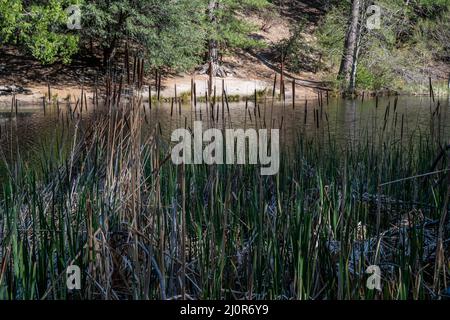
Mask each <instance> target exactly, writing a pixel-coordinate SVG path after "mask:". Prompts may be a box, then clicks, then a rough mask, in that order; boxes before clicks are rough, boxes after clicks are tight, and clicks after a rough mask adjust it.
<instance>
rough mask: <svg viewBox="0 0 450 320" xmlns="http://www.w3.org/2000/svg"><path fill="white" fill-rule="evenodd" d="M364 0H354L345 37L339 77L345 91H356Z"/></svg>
mask: <svg viewBox="0 0 450 320" xmlns="http://www.w3.org/2000/svg"><path fill="white" fill-rule="evenodd" d="M361 9H362V0H353V1H352V14H351V17H350V23H349V26H348V30H347V36H346V39H345V47H344V54H343V56H342V60H341V66H340V69H339V76H338V78H339V79H340V80H341V81H342V87H341V89H342V90H343V91H346V92H349V93H354V91H355V82H356V66H357V63H358V55H359V42H360V37H361V30H362V28H361V27H362V26H361V23H360V17H361V11H362V10H361Z"/></svg>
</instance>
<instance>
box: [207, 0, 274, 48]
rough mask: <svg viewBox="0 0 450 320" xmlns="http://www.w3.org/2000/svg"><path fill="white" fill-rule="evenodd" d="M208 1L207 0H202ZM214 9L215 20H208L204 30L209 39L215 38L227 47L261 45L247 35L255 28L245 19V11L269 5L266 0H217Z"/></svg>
mask: <svg viewBox="0 0 450 320" xmlns="http://www.w3.org/2000/svg"><path fill="white" fill-rule="evenodd" d="M204 1H206V2H207V3H209V0H204ZM218 3H219V7H218V9H217V10H216V11H215V17H216V22H215V23H211V22H208V23H207V24H206V31H207V33H208V37H209V39H210V40H216V41H218V42H219V43H222V44H224V45H225V46H226V47H228V48H243V49H247V48H251V47H262V46H263V44H262V42H261V41H258V40H256V39H254V38H252V37H249V35H250V34H251V33H252V32H253V31H255V30H256V27H255V25H254V24H253V23H251V22H248V21H246V19H245V13H247V12H250V11H255V10H262V9H264V8H268V7H269V6H270V4H269V2H268V1H267V0H218Z"/></svg>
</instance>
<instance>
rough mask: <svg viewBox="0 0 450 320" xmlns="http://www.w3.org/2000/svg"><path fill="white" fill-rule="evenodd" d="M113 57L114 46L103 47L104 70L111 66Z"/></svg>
mask: <svg viewBox="0 0 450 320" xmlns="http://www.w3.org/2000/svg"><path fill="white" fill-rule="evenodd" d="M115 55H116V47H115V45H113V46H108V47H103V68H104V69H105V70H106V69H108V67H110V66H111V62H112V60H113V59H114V56H115Z"/></svg>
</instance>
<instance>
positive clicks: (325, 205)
mask: <svg viewBox="0 0 450 320" xmlns="http://www.w3.org/2000/svg"><path fill="white" fill-rule="evenodd" d="M108 100H109V103H108V112H107V114H105V115H104V116H101V117H99V119H98V120H97V121H95V122H94V123H93V124H92V125H90V126H88V127H83V126H82V125H81V124H80V122H78V121H77V120H76V117H68V118H67V119H66V120H67V121H72V122H74V123H73V124H74V125H75V127H76V129H75V133H74V134H73V140H74V143H73V146H72V147H71V151H70V152H69V153H70V154H69V156H67V157H59V158H57V159H59V160H54V161H43V162H42V166H41V167H40V168H32V169H31V168H28V167H27V166H21V162H20V161H18V162H17V164H16V165H17V166H18V169H17V170H15V171H14V174H11V175H10V176H9V178H8V179H6V181H5V183H4V185H3V196H2V199H1V202H0V299H183V298H184V299H224V298H229V299H436V298H439V294H440V293H441V292H442V290H443V289H445V288H446V287H447V286H448V281H449V280H450V273H449V267H450V266H449V260H448V257H449V238H450V237H449V234H450V230H449V223H448V211H449V193H450V183H449V180H448V179H450V178H449V173H448V171H445V170H447V169H448V168H449V162H448V157H447V156H446V153H445V152H444V153H443V154H444V156H442V157H440V158H439V159H438V161H435V160H436V155H437V154H439V152H441V147H442V145H443V143H442V142H441V143H438V142H437V141H438V140H437V138H436V136H435V135H434V134H421V135H420V136H419V137H412V136H407V135H406V134H403V131H402V132H401V139H400V137H396V138H393V137H390V136H389V135H387V134H386V126H387V125H394V121H393V118H392V117H393V115H389V114H388V115H386V117H385V119H384V123H382V124H381V125H380V126H379V128H378V129H377V130H375V131H374V132H371V133H368V132H366V133H365V134H361V136H360V137H358V139H356V140H355V141H356V142H354V143H349V144H347V145H346V146H344V147H342V146H341V145H340V144H338V143H337V142H336V140H335V138H333V137H332V136H331V134H329V138H328V139H326V141H323V140H322V139H318V140H317V141H315V140H314V139H312V140H311V139H306V138H305V137H304V135H301V134H299V137H298V141H297V142H296V148H294V150H287V149H286V150H284V151H283V154H282V156H281V158H282V159H285V161H282V165H281V169H280V172H279V174H278V175H276V176H273V177H263V176H261V175H260V170H259V168H258V167H257V166H250V165H239V166H230V165H216V166H207V165H190V166H187V165H186V166H174V165H173V164H172V163H171V162H170V158H169V155H170V148H169V146H168V145H167V144H166V143H165V142H164V140H163V139H162V137H161V136H160V130H159V129H160V128H156V129H155V130H154V131H152V132H151V133H150V134H143V133H142V132H143V128H142V127H143V126H145V125H146V122H145V121H144V119H146V117H144V115H143V112H144V110H143V108H142V103H141V101H140V98H133V99H132V100H131V101H129V102H123V103H120V95H119V98H118V99H115V98H114V99H112V98H110V99H108ZM112 100H115V102H113V103H112V104H111V101H112ZM437 117H438V114H437V113H433V114H431V115H430V121H431V122H433V123H435V122H436V121H437V120H436V119H437ZM72 118H73V119H72ZM397 125H398V126H400V121H398V124H397V121H395V126H397ZM325 127H326V126H325ZM432 127H433V126H432ZM399 140H401V141H399ZM433 162H435V163H433ZM430 171H433V172H435V173H434V174H433V175H423V174H426V173H429V172H430ZM418 175H421V176H420V177H417V176H418ZM408 177H409V179H404V178H408ZM446 216H447V217H446ZM72 264H76V265H78V266H79V267H80V268H81V270H82V289H81V290H80V291H68V290H67V288H66V268H67V267H68V266H69V265H72ZM369 265H379V266H380V268H381V269H382V291H380V292H378V291H376V290H375V291H374V290H370V289H368V288H367V286H366V280H367V277H368V275H367V274H365V270H366V269H367V267H368V266H369Z"/></svg>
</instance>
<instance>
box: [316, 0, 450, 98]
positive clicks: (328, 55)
mask: <svg viewBox="0 0 450 320" xmlns="http://www.w3.org/2000/svg"><path fill="white" fill-rule="evenodd" d="M376 4H377V5H379V6H380V7H381V13H382V17H381V19H382V20H381V24H382V27H381V28H380V29H373V30H367V29H366V28H364V29H363V32H362V41H361V48H360V59H359V60H360V61H359V63H358V69H357V81H356V83H357V87H358V88H360V89H369V90H378V89H381V88H385V87H387V88H390V89H403V87H404V86H405V85H412V84H413V83H417V82H421V81H423V77H424V76H423V74H422V73H421V70H423V69H424V68H426V67H428V66H429V64H430V62H431V61H433V59H442V60H444V61H448V59H449V57H450V54H449V52H450V47H449V42H448V39H449V36H450V35H449V31H448V30H450V28H449V26H450V21H449V20H450V18H449V14H448V13H449V8H450V1H448V0H441V1H425V0H423V1H414V2H411V3H409V5H406V4H405V2H404V1H403V0H393V1H392V0H379V1H376ZM349 10H350V7H349V6H348V3H347V2H344V3H342V4H337V5H335V6H333V7H332V8H331V9H330V11H328V13H327V14H326V15H325V16H324V17H323V18H322V20H321V21H320V23H319V26H318V28H317V31H316V36H317V40H318V41H317V43H318V46H319V48H320V50H321V51H322V53H323V55H324V60H325V61H327V64H328V65H327V67H328V68H329V69H331V70H334V71H335V72H336V73H337V69H338V68H339V64H340V61H341V58H342V54H343V48H344V43H345V36H346V26H347V24H348V14H349Z"/></svg>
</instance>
